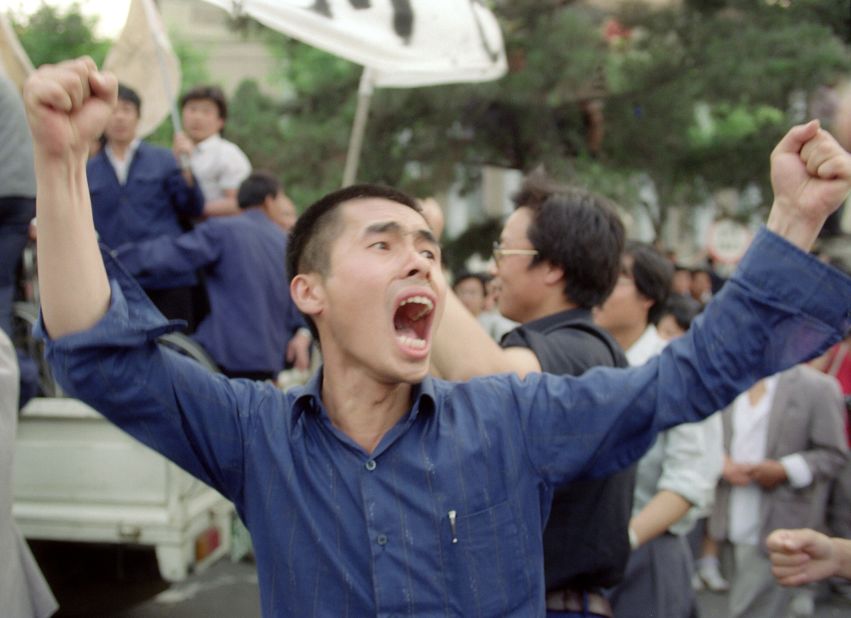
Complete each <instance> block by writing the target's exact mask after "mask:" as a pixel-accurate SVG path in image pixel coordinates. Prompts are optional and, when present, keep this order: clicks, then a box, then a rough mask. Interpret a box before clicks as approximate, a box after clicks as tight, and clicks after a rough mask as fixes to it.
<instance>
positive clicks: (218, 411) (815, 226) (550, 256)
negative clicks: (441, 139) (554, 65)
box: [0, 59, 851, 618]
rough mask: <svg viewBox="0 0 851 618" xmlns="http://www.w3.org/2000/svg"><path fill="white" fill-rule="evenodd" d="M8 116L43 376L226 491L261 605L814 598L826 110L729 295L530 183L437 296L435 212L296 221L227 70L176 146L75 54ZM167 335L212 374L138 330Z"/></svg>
mask: <svg viewBox="0 0 851 618" xmlns="http://www.w3.org/2000/svg"><path fill="white" fill-rule="evenodd" d="M25 102H26V109H27V115H28V121H29V125H30V130H31V132H32V136H33V141H34V145H31V146H30V148H32V149H33V151H34V160H35V176H34V180H33V184H35V179H37V181H38V182H37V188H38V219H37V221H38V253H39V268H40V285H41V299H42V318H41V322H40V324H39V327H38V329H37V331H38V336H40V337H42V338H44V339H45V340H46V342H47V344H46V345H47V357H48V359H49V361H50V363H51V365H52V367H53V368H54V372H55V375H56V379H57V380H58V381H59V382H60V384H62V386H63V388H65V389H66V392H67V393H68V394H69V395H71V396H74V397H78V398H79V399H81V400H83V401H85V402H87V403H89V404H90V405H91V406H92V407H94V408H95V409H97V410H98V411H100V412H101V413H102V414H103V415H104V416H106V417H107V418H108V419H110V420H111V421H112V422H114V423H116V424H117V425H118V426H119V427H121V428H122V429H124V430H125V431H127V432H129V433H130V434H131V435H133V436H134V437H136V438H137V439H139V440H140V441H142V442H143V443H145V444H147V445H148V446H150V447H151V448H153V449H155V450H157V451H159V452H160V453H162V454H163V455H165V456H166V457H168V458H169V459H171V460H172V461H175V462H176V463H177V464H178V465H180V466H182V467H183V468H184V469H186V470H188V471H189V472H190V473H192V474H194V475H195V476H197V477H198V478H200V479H202V480H203V481H205V482H206V483H208V484H210V485H211V486H213V487H214V488H216V489H217V490H218V491H220V492H221V493H222V494H223V495H225V496H226V497H228V498H229V499H230V500H232V501H233V502H234V504H235V506H236V508H237V511H238V513H239V515H240V517H241V519H242V520H243V521H244V522H245V524H246V526H247V528H248V529H249V531H250V532H251V536H252V540H253V543H254V552H255V558H256V561H257V567H258V575H259V581H260V595H261V603H262V607H263V612H264V615H268V616H301V615H307V614H310V615H319V616H338V615H379V614H381V615H383V614H388V615H389V614H403V613H404V614H405V615H412V616H413V615H416V616H437V615H441V616H447V615H460V616H473V615H478V616H498V615H499V616H509V615H510V616H544V615H547V616H550V617H563V616H567V617H573V616H617V617H619V618H621V617H623V618H629V617H631V616H634V617H636V618H643V617H646V616H670V617H672V618H677V617H683V618H687V617H691V616H695V615H697V608H696V599H695V588H696V587H697V586H703V585H709V586H710V587H712V588H714V589H721V588H723V587H724V586H725V585H726V584H727V582H728V581H729V586H730V587H731V591H730V616H735V617H738V616H748V617H749V616H783V615H785V614H786V613H788V612H790V611H795V612H798V614H799V615H806V613H807V611H809V612H810V613H812V603H810V604H809V605H807V603H806V602H805V601H800V599H801V598H803V599H809V600H810V601H812V598H813V597H812V594H811V593H809V592H807V593H806V594H809V596H806V594H804V593H801V594H804V596H794V595H793V594H792V592H790V588H788V586H798V585H803V584H810V583H811V582H813V581H815V580H817V579H819V578H824V577H829V576H833V575H839V576H843V575H845V576H847V575H848V571H849V567H848V564H849V563H851V556H849V553H851V550H849V548H848V543H849V542H851V541H849V542H846V541H843V540H842V537H845V538H849V534H848V533H849V525H851V524H849V522H851V464H849V463H848V439H849V433H847V432H849V431H851V430H849V419H848V410H847V408H846V403H845V400H844V399H843V395H842V389H845V394H846V395H847V394H848V392H849V390H851V377H849V372H851V355H850V354H849V352H848V346H849V343H848V339H847V337H848V335H849V327H851V318H849V316H851V311H849V310H851V277H849V276H848V275H847V274H844V273H842V272H841V271H840V270H839V269H836V268H833V267H830V266H828V265H826V264H824V263H823V262H822V261H820V260H818V259H817V258H815V257H813V256H811V255H809V254H808V252H809V250H810V249H811V247H812V244H813V241H814V239H815V236H816V235H817V234H818V231H819V229H820V227H821V225H822V224H823V221H824V220H825V218H826V217H827V216H828V215H829V214H830V213H831V212H833V211H834V210H835V209H836V207H837V206H838V205H839V203H840V202H841V201H842V200H844V199H845V197H846V196H847V194H848V191H849V189H851V154H849V153H847V152H845V151H844V150H843V149H842V148H841V147H840V146H839V145H838V144H837V143H836V141H835V140H834V139H833V138H832V137H831V136H830V135H829V134H828V133H827V132H825V131H824V130H822V129H821V128H819V127H818V125H817V124H816V123H809V124H807V125H802V126H798V127H795V128H793V129H791V130H790V131H789V133H788V134H787V135H786V136H785V137H784V138H783V140H782V141H781V142H780V144H779V145H778V147H777V149H776V150H775V152H774V153H773V155H772V179H773V187H774V191H775V196H774V204H773V206H772V211H771V215H770V217H769V220H768V224H767V227H766V228H765V229H762V230H761V231H760V232H759V233H758V234H757V236H756V238H755V240H754V242H753V246H752V247H751V249H750V250H749V252H748V254H747V255H746V257H745V258H744V259H743V261H742V263H741V265H740V267H739V269H738V270H737V272H736V274H735V275H734V276H733V277H732V278H731V279H730V280H729V281H728V282H726V283H723V286H722V285H721V284H722V282H721V281H720V280H716V279H715V278H714V277H713V273H712V272H711V270H710V269H708V268H700V269H686V268H682V267H681V266H679V265H677V264H675V263H673V262H672V261H671V260H670V259H669V258H668V257H666V256H665V255H664V254H663V253H661V252H660V251H658V250H657V249H656V248H654V247H653V246H650V245H647V244H643V243H635V242H632V241H627V240H626V231H625V229H624V226H623V223H622V222H621V220H620V218H619V216H618V215H617V211H616V208H615V206H614V205H613V204H611V203H609V202H608V201H607V200H605V199H603V198H601V197H599V196H597V195H594V194H592V193H589V192H587V191H584V190H581V189H578V188H575V187H570V186H566V185H562V184H560V183H558V182H556V181H554V180H552V179H549V178H547V177H546V176H544V175H543V174H541V173H535V174H532V175H530V176H529V177H528V178H527V179H526V181H525V182H524V184H523V186H522V188H521V190H520V191H519V192H518V193H517V194H516V195H515V196H514V205H515V209H514V211H513V213H512V214H511V215H510V216H509V217H508V219H507V220H506V222H505V225H504V227H503V229H502V232H501V234H500V237H499V239H498V241H497V242H496V243H495V244H494V249H493V261H494V271H493V272H491V273H469V272H464V273H459V274H458V275H457V276H456V277H454V280H453V281H452V286H451V290H448V289H447V288H448V287H449V286H447V285H446V281H445V274H444V272H443V268H442V264H441V258H440V245H439V238H440V236H441V233H442V216H441V215H442V213H441V212H440V207H439V205H438V204H436V202H434V201H433V200H417V199H414V198H412V197H410V196H408V195H406V194H404V193H402V192H399V191H396V190H394V189H389V188H386V187H377V186H372V185H356V186H353V187H349V188H346V189H343V190H341V191H337V192H334V193H332V194H330V195H328V196H326V197H324V198H323V199H321V200H319V201H318V202H317V203H316V204H314V205H312V206H311V207H309V208H307V209H306V210H305V211H304V212H303V213H302V215H301V216H300V217H299V218H298V219H297V220H296V217H295V210H294V207H293V205H292V203H291V202H290V201H289V200H288V199H287V198H286V195H285V194H284V192H283V189H282V188H281V186H280V184H279V183H278V181H277V180H276V179H275V178H274V176H273V175H271V174H269V173H266V172H257V171H254V172H252V171H251V167H250V163H249V162H248V160H247V158H246V157H245V156H244V154H242V153H241V151H240V150H239V148H238V146H236V145H235V144H232V143H231V142H228V141H227V140H225V139H224V138H223V137H222V136H221V132H222V130H223V129H224V126H225V121H226V118H227V105H226V102H225V99H224V97H223V95H222V94H221V92H220V91H219V90H218V89H216V88H210V87H204V88H197V89H193V90H192V91H190V92H188V93H187V94H186V95H184V97H183V98H182V99H181V102H180V105H181V109H182V112H183V122H184V128H185V131H186V133H185V134H184V133H180V134H178V135H177V136H176V137H175V140H174V145H173V149H172V150H171V151H169V150H167V149H163V148H158V147H155V146H152V145H149V144H146V143H145V142H144V141H140V140H138V139H137V138H136V137H135V125H136V122H138V118H139V111H140V109H141V105H143V102H142V101H140V99H139V97H138V96H137V95H136V94H135V93H134V92H133V91H132V90H130V89H128V88H126V87H123V86H120V85H118V84H117V83H116V82H115V80H114V78H112V77H111V76H109V75H107V74H103V73H100V72H99V71H97V69H96V67H94V65H93V64H92V63H91V62H90V61H89V60H87V59H81V60H77V61H69V62H67V63H63V64H60V65H57V66H49V67H43V68H41V69H39V71H38V72H36V74H35V75H34V76H33V77H32V78H30V80H29V82H28V84H27V87H26V92H25ZM19 106H20V103H19ZM21 117H23V108H22V107H21ZM0 134H2V127H0ZM0 161H2V158H0ZM0 173H2V172H1V171H0ZM30 193H31V195H30V196H29V197H28V199H32V196H34V195H35V186H33V187H32V191H31V192H30ZM29 216H31V214H30V215H29ZM98 240H99V241H100V246H99V245H98V242H97V241H98ZM199 289H203V290H204V293H203V294H201V293H199ZM199 300H200V301H202V302H199ZM203 305H207V307H206V308H205V307H204V306H203ZM175 319H176V320H183V321H184V322H185V323H186V324H187V325H188V327H189V328H190V330H191V331H192V332H194V337H195V338H196V340H197V341H198V342H199V343H200V344H201V345H202V346H203V347H204V348H205V349H206V350H207V352H208V353H209V354H210V356H211V357H212V358H213V359H214V361H215V362H216V363H217V364H218V366H219V367H220V369H221V373H222V374H223V375H213V374H211V373H210V372H208V371H207V370H205V369H203V368H201V367H200V366H197V365H196V364H194V363H191V362H187V361H186V359H182V358H180V357H178V356H177V355H175V354H173V353H172V352H170V351H167V350H164V349H162V348H160V347H158V346H157V345H156V344H155V342H154V340H155V337H156V334H159V333H162V332H164V331H166V330H168V329H173V328H175V323H174V322H169V321H168V320H175ZM843 336H844V337H846V340H845V341H840V340H841V338H842V337H843ZM314 342H315V343H316V344H318V347H319V349H320V350H321V357H322V363H323V364H322V366H321V368H320V369H319V370H318V371H316V372H315V373H314V374H313V375H312V377H311V378H310V381H309V382H308V383H307V384H306V385H304V386H302V387H298V388H295V389H290V390H286V391H284V390H282V389H280V388H278V387H277V386H276V385H275V384H274V380H275V379H276V377H277V375H278V373H279V372H280V371H281V370H282V369H284V368H285V367H287V366H295V367H298V368H305V367H307V366H308V364H309V363H310V353H311V349H312V346H313V345H314ZM819 354H822V356H818V355H819ZM813 357H817V358H816V360H815V361H813V366H807V365H806V362H807V361H810V360H811V359H812V358H813ZM143 368H144V375H145V376H146V381H145V383H144V384H142V385H139V384H138V380H136V379H131V376H137V375H139V374H140V373H141V372H142V369H143ZM230 378H248V380H232V379H230ZM131 383H132V384H133V386H132V387H131V386H130V384H131ZM717 411H721V413H720V414H714V413H715V412H717ZM0 506H2V504H0ZM4 516H5V515H4ZM8 519H11V516H10V515H9V516H8ZM707 519H708V522H709V523H708V525H704V524H701V523H700V522H702V521H704V520H707ZM801 528H809V529H814V530H807V531H801V530H792V529H801ZM822 533H829V534H831V535H832V536H833V538H831V537H829V536H825V534H822ZM689 537H697V538H698V539H699V540H705V541H706V542H705V543H702V544H700V545H701V547H702V548H706V549H705V551H703V552H702V554H704V555H701V556H700V557H699V560H698V568H697V569H696V570H695V568H694V567H693V550H692V549H691V548H690V546H689ZM702 537H705V539H703V538H702ZM22 555H25V554H23V553H22ZM772 561H773V563H774V575H772ZM719 565H720V566H719ZM775 575H776V577H775ZM3 584H4V582H0V592H2V591H3V590H4V588H3V587H2V586H3ZM4 594H6V593H4ZM9 594H11V593H9ZM33 598H35V597H33ZM39 607H42V608H46V609H38V608H37V606H36V605H32V606H31V609H30V612H29V613H30V614H31V615H48V614H49V612H50V611H52V609H51V607H50V605H49V604H46V605H41V606H39Z"/></svg>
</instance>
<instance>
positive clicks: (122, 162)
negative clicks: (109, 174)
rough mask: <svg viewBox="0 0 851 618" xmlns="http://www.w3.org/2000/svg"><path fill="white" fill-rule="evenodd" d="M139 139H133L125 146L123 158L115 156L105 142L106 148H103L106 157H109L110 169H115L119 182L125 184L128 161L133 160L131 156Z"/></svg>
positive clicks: (134, 154) (137, 147)
mask: <svg viewBox="0 0 851 618" xmlns="http://www.w3.org/2000/svg"><path fill="white" fill-rule="evenodd" d="M141 141H142V140H139V139H134V140H133V141H132V142H130V145H129V146H128V147H127V152H125V153H124V158H123V159H119V158H118V157H116V156H115V153H114V152H113V151H112V148H111V147H110V145H109V144H107V145H106V148H104V151H105V152H106V158H107V159H109V162H110V163H111V164H112V169H114V170H115V175H116V176H117V177H118V182H119V184H122V185H126V184H127V174H128V173H129V171H130V163H132V162H133V157H134V156H136V151H137V150H138V149H139V142H141Z"/></svg>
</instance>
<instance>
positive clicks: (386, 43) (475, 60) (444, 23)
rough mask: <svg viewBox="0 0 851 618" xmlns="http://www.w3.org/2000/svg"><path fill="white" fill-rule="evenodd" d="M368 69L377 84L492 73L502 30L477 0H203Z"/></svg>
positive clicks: (501, 68)
mask: <svg viewBox="0 0 851 618" xmlns="http://www.w3.org/2000/svg"><path fill="white" fill-rule="evenodd" d="M207 2H210V3H211V4H215V5H217V6H219V7H221V8H223V9H225V10H227V11H231V10H232V9H233V10H236V11H238V12H239V13H240V14H244V15H248V16H250V17H253V18H254V19H256V20H257V21H259V22H261V23H262V24H265V25H266V26H268V27H269V28H272V29H273V30H277V31H279V32H283V33H284V34H287V35H289V36H291V37H293V38H295V39H298V40H300V41H302V42H304V43H307V44H309V45H312V46H314V47H318V48H319V49H323V50H325V51H327V52H330V53H332V54H335V55H337V56H340V57H341V58H346V59H347V60H351V61H352V62H355V63H357V64H360V65H363V66H364V67H368V68H369V69H371V73H372V76H373V78H374V81H373V83H374V85H376V86H380V87H382V86H383V87H405V88H407V87H413V86H430V85H435V84H445V83H452V82H474V81H487V80H492V79H497V78H499V77H501V76H502V75H504V74H505V72H506V68H507V63H506V61H505V49H504V46H503V42H502V32H501V31H500V29H499V24H498V23H497V21H496V18H495V17H494V15H493V14H492V13H491V12H490V11H489V10H488V9H486V8H485V7H484V6H483V5H482V3H481V1H480V0H239V1H238V2H235V1H234V0H207Z"/></svg>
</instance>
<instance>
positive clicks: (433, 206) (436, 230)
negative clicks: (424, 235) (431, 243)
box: [419, 197, 444, 240]
mask: <svg viewBox="0 0 851 618" xmlns="http://www.w3.org/2000/svg"><path fill="white" fill-rule="evenodd" d="M419 202H420V206H421V207H422V209H423V217H425V220H426V222H427V223H428V226H429V227H430V228H431V232H432V234H434V237H435V238H437V239H438V240H440V236H441V235H442V234H443V224H444V219H443V209H442V208H441V207H440V204H439V203H438V201H437V200H436V199H434V198H433V197H427V198H425V199H422V200H420V201H419Z"/></svg>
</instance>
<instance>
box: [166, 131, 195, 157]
mask: <svg viewBox="0 0 851 618" xmlns="http://www.w3.org/2000/svg"><path fill="white" fill-rule="evenodd" d="M194 148H195V144H194V143H192V140H191V139H189V136H188V135H186V133H184V132H183V131H179V132H177V133H175V134H174V139H173V140H172V142H171V151H172V152H173V153H174V158H175V159H177V160H178V161H180V160H181V159H182V158H186V157H189V156H190V155H191V154H192V150H193V149H194Z"/></svg>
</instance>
